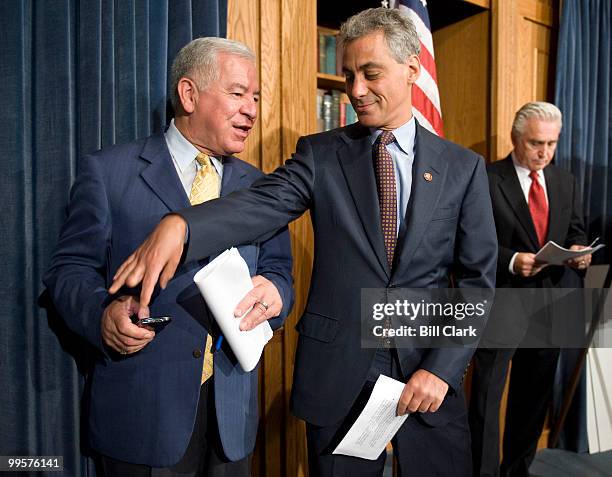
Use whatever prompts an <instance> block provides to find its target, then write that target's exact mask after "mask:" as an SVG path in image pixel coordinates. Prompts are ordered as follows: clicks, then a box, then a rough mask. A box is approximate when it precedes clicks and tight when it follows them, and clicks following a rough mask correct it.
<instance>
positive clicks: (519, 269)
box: [513, 252, 546, 277]
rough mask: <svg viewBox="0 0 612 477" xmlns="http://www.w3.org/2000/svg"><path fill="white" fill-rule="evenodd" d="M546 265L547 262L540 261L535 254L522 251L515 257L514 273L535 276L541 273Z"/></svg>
mask: <svg viewBox="0 0 612 477" xmlns="http://www.w3.org/2000/svg"><path fill="white" fill-rule="evenodd" d="M545 266H546V263H544V262H539V261H537V260H536V259H535V254H533V253H526V252H520V253H517V254H516V258H515V259H514V265H513V268H514V273H516V274H517V275H520V276H522V277H533V276H534V275H536V274H537V273H540V271H542V269H543V268H544V267H545Z"/></svg>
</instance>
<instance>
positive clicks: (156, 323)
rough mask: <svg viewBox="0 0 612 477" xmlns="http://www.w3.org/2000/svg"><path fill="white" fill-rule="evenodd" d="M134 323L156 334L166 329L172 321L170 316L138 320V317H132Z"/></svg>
mask: <svg viewBox="0 0 612 477" xmlns="http://www.w3.org/2000/svg"><path fill="white" fill-rule="evenodd" d="M130 319H131V320H132V323H134V324H135V325H137V326H140V327H141V328H150V329H152V330H153V331H155V332H156V333H157V332H158V331H161V330H162V329H164V327H165V326H166V325H167V324H168V323H170V322H171V321H172V318H170V317H169V316H149V317H147V318H142V319H138V315H132V316H131V317H130Z"/></svg>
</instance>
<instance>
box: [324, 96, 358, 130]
mask: <svg viewBox="0 0 612 477" xmlns="http://www.w3.org/2000/svg"><path fill="white" fill-rule="evenodd" d="M355 122H357V115H356V114H355V110H354V109H353V106H352V105H351V103H350V101H349V99H348V96H347V95H346V94H345V93H342V92H340V91H338V90H331V91H326V90H324V89H321V88H319V89H317V130H318V131H329V130H330V129H335V128H338V127H343V126H346V125H347V124H352V123H355Z"/></svg>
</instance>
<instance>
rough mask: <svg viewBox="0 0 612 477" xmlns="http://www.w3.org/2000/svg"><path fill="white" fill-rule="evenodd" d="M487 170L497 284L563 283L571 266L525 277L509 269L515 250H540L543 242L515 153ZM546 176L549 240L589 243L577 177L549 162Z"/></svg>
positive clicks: (533, 251) (532, 285)
mask: <svg viewBox="0 0 612 477" xmlns="http://www.w3.org/2000/svg"><path fill="white" fill-rule="evenodd" d="M487 173H488V175H489V188H490V191H491V201H492V203H493V215H494V216H495V226H496V228H497V240H498V241H499V258H498V267H497V286H498V287H502V286H512V287H538V286H542V284H546V285H547V286H559V285H560V284H561V281H562V279H563V275H564V273H565V272H566V271H567V267H559V266H553V267H546V268H545V269H544V270H542V272H540V273H538V274H537V275H536V276H535V277H533V278H522V277H519V276H516V275H512V274H510V272H509V271H508V267H509V265H510V260H511V259H512V256H513V255H514V253H515V252H531V253H536V252H537V251H538V250H539V249H540V245H539V244H538V238H537V235H536V231H535V227H534V225H533V221H532V220H531V214H530V213H529V206H528V205H527V201H526V200H525V196H524V194H523V191H522V189H521V184H520V183H519V180H518V176H517V175H516V170H515V169H514V164H513V163H512V157H511V156H508V157H506V158H505V159H503V160H501V161H497V162H494V163H492V164H490V165H489V166H488V167H487ZM544 178H545V180H546V193H547V195H548V204H549V207H548V209H549V213H548V220H549V225H548V235H547V237H546V241H547V242H548V241H549V240H552V241H554V242H556V243H557V244H559V245H561V246H562V247H569V246H571V245H575V244H581V245H586V235H585V232H584V224H583V219H582V204H581V201H580V197H579V193H578V188H577V185H576V181H575V179H574V177H573V176H572V175H571V174H570V173H569V172H566V171H564V170H563V169H559V168H558V167H556V166H554V165H552V164H549V165H548V166H547V167H546V168H545V169H544Z"/></svg>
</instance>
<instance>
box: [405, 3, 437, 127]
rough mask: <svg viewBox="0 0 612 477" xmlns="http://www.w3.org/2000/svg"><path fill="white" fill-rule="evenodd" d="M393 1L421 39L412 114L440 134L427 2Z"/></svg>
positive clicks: (413, 88)
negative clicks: (418, 72) (419, 70)
mask: <svg viewBox="0 0 612 477" xmlns="http://www.w3.org/2000/svg"><path fill="white" fill-rule="evenodd" d="M395 5H396V7H397V8H398V9H400V10H401V11H402V12H404V13H405V14H407V15H408V17H409V18H410V20H412V22H413V23H414V26H415V28H416V32H417V35H418V37H419V41H420V42H421V52H420V54H419V59H420V61H421V75H420V76H419V78H418V80H417V81H416V83H415V84H414V85H413V86H412V108H413V112H414V116H415V117H416V119H417V121H419V123H420V124H422V125H423V126H424V127H426V128H427V129H429V130H430V131H432V132H433V133H435V134H437V135H438V136H442V134H443V133H442V131H443V129H442V109H441V107H440V92H439V90H438V75H437V72H436V60H435V54H434V47H433V38H432V36H431V24H430V22H429V14H428V13H427V7H426V6H427V2H426V1H425V0H398V2H396V3H395Z"/></svg>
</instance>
